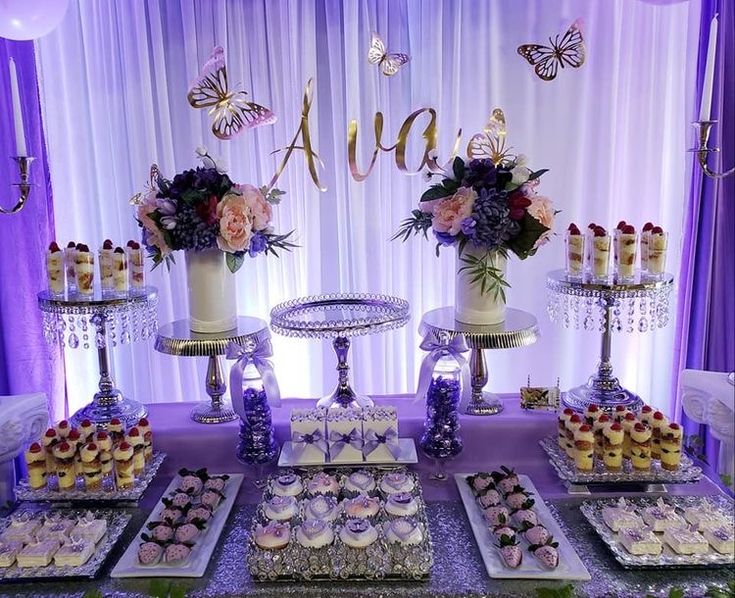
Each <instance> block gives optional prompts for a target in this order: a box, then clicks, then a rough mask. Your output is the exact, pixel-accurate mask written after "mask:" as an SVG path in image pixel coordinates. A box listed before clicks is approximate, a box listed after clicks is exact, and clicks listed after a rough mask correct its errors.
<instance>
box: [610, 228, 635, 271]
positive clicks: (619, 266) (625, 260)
mask: <svg viewBox="0 0 735 598" xmlns="http://www.w3.org/2000/svg"><path fill="white" fill-rule="evenodd" d="M637 253H638V233H622V232H621V233H619V234H618V235H617V251H616V252H615V268H616V273H617V275H618V278H619V279H620V280H625V281H629V280H633V278H635V261H636V254H637Z"/></svg>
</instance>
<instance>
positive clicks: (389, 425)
mask: <svg viewBox="0 0 735 598" xmlns="http://www.w3.org/2000/svg"><path fill="white" fill-rule="evenodd" d="M362 430H363V438H364V440H365V446H364V447H363V454H364V455H365V461H367V462H368V463H375V462H385V461H395V460H396V459H398V413H397V412H396V408H395V407H390V406H385V407H366V408H365V409H363V410H362Z"/></svg>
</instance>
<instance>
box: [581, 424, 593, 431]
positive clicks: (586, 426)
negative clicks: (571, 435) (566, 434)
mask: <svg viewBox="0 0 735 598" xmlns="http://www.w3.org/2000/svg"><path fill="white" fill-rule="evenodd" d="M590 430H591V428H590V427H589V426H588V425H587V424H583V425H581V426H579V431H580V432H589V431H590Z"/></svg>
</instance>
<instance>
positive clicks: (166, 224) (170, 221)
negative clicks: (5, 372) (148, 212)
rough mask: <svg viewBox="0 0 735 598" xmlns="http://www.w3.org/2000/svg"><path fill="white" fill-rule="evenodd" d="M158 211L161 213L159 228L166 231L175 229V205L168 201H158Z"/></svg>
mask: <svg viewBox="0 0 735 598" xmlns="http://www.w3.org/2000/svg"><path fill="white" fill-rule="evenodd" d="M157 203H158V211H159V212H160V213H161V226H163V228H165V229H166V230H173V229H175V228H176V222H177V221H176V204H175V203H174V202H173V201H171V200H170V199H159V200H158V201H157Z"/></svg>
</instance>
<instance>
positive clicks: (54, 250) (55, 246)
mask: <svg viewBox="0 0 735 598" xmlns="http://www.w3.org/2000/svg"><path fill="white" fill-rule="evenodd" d="M48 250H49V251H50V252H51V253H58V252H59V251H61V248H60V247H59V246H58V244H57V243H56V241H51V245H49V246H48Z"/></svg>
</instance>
